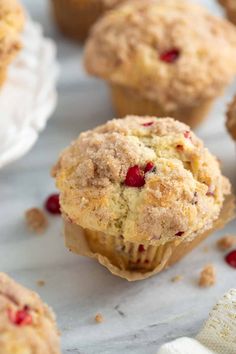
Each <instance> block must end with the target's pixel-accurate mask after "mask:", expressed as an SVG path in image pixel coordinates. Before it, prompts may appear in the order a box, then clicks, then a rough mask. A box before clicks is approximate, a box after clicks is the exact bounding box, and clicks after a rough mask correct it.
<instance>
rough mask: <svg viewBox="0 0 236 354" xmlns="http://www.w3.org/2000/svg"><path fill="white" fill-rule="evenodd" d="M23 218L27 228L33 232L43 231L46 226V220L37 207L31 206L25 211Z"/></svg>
mask: <svg viewBox="0 0 236 354" xmlns="http://www.w3.org/2000/svg"><path fill="white" fill-rule="evenodd" d="M25 219H26V223H27V226H28V227H29V229H30V230H31V231H33V232H35V233H38V234H39V233H43V232H44V231H45V230H46V228H47V226H48V221H47V218H46V216H45V214H44V212H43V211H42V210H41V209H39V208H31V209H29V210H27V211H26V213H25Z"/></svg>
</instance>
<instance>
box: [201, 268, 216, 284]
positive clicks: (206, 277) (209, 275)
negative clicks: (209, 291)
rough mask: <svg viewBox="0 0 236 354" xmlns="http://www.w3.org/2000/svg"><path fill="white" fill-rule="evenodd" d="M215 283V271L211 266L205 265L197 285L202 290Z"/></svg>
mask: <svg viewBox="0 0 236 354" xmlns="http://www.w3.org/2000/svg"><path fill="white" fill-rule="evenodd" d="M215 282H216V270H215V267H214V266H213V265H212V264H207V265H206V266H205V267H204V268H203V270H202V271H201V274H200V278H199V281H198V285H199V286H200V287H203V288H207V287H209V286H212V285H214V284H215Z"/></svg>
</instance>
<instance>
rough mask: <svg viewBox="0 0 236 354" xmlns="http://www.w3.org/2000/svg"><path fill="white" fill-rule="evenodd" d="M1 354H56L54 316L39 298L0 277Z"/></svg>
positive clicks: (9, 280) (7, 278) (12, 281)
mask: <svg viewBox="0 0 236 354" xmlns="http://www.w3.org/2000/svg"><path fill="white" fill-rule="evenodd" d="M0 319H1V321H0V348H1V354H40V353H43V354H59V353H61V351H60V344H59V335H58V331H57V327H56V323H55V318H54V314H53V313H52V311H51V310H50V309H49V308H48V307H47V306H46V305H45V304H43V302H42V301H41V300H40V298H39V296H38V295H37V294H36V293H34V292H32V291H30V290H28V289H26V288H24V287H22V286H21V285H19V284H17V283H16V282H15V281H14V280H12V279H10V278H9V277H8V276H7V275H6V274H4V273H0Z"/></svg>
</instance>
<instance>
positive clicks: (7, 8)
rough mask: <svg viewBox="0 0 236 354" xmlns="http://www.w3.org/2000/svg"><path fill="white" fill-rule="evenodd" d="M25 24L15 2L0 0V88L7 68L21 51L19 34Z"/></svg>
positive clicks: (12, 0)
mask: <svg viewBox="0 0 236 354" xmlns="http://www.w3.org/2000/svg"><path fill="white" fill-rule="evenodd" d="M24 22H25V16H24V11H23V9H22V7H21V5H20V4H19V3H18V1H17V0H0V32H1V36H0V58H1V60H0V86H2V84H3V83H4V81H5V79H6V76H7V68H8V66H9V64H10V63H11V62H12V60H13V59H14V58H15V56H16V55H17V53H18V52H19V50H20V49H21V38H20V32H21V31H22V30H23V27H24Z"/></svg>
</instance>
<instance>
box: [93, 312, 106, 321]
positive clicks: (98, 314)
mask: <svg viewBox="0 0 236 354" xmlns="http://www.w3.org/2000/svg"><path fill="white" fill-rule="evenodd" d="M94 319H95V321H96V322H97V323H102V322H104V318H103V316H102V314H101V313H97V314H96V316H95V318H94Z"/></svg>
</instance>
